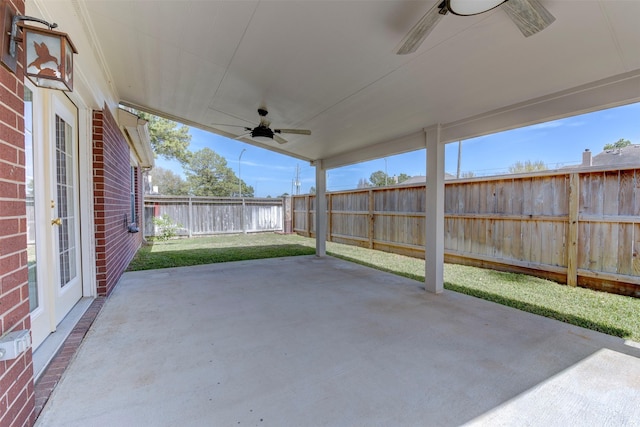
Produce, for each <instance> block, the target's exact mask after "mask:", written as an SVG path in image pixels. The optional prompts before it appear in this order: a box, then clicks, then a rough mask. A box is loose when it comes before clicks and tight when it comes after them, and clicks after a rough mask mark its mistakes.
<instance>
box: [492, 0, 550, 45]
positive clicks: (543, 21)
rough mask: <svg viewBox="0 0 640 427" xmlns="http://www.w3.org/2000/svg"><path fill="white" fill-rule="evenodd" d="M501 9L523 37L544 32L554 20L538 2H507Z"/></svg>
mask: <svg viewBox="0 0 640 427" xmlns="http://www.w3.org/2000/svg"><path fill="white" fill-rule="evenodd" d="M501 7H502V8H503V9H504V11H505V12H507V15H509V18H511V20H512V21H513V22H514V24H516V26H517V27H518V29H519V30H520V32H522V34H523V35H524V36H525V37H529V36H532V35H534V34H535V33H537V32H540V31H542V30H544V29H545V28H547V27H548V26H549V25H551V23H552V22H553V21H555V20H556V18H555V17H554V16H553V15H552V14H551V13H550V12H549V11H548V10H547V9H546V8H545V7H544V6H543V5H542V4H541V3H540V2H539V1H538V0H509V1H506V2H504V3H503V4H502V6H501Z"/></svg>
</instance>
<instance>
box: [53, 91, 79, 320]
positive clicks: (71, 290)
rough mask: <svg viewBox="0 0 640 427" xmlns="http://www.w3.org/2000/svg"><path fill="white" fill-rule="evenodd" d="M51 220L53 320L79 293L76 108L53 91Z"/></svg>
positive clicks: (62, 315)
mask: <svg viewBox="0 0 640 427" xmlns="http://www.w3.org/2000/svg"><path fill="white" fill-rule="evenodd" d="M53 113H54V120H53V123H52V124H53V129H52V130H53V131H54V141H55V145H54V146H53V147H52V153H51V154H52V155H51V159H50V161H51V162H52V165H53V167H52V170H53V171H54V175H55V176H53V177H52V179H51V181H50V182H51V187H52V188H51V200H53V201H54V203H52V208H51V216H52V218H53V219H52V220H51V223H52V224H53V225H54V227H52V229H51V231H52V232H53V239H52V240H53V252H54V256H53V259H54V262H53V264H54V270H57V274H56V278H57V285H56V291H55V294H54V299H55V312H56V315H55V320H56V324H58V323H60V321H62V319H63V318H64V316H66V315H67V313H68V312H69V311H70V310H71V309H72V308H73V306H74V305H75V304H76V302H78V300H79V299H80V298H81V297H82V274H81V271H80V267H81V259H80V257H81V255H82V252H81V250H80V216H79V212H80V209H79V205H80V202H79V200H80V191H79V183H78V125H77V117H78V110H77V108H76V107H75V105H73V103H71V101H69V99H68V98H67V97H66V96H63V95H61V94H60V93H56V94H55V95H54V97H53Z"/></svg>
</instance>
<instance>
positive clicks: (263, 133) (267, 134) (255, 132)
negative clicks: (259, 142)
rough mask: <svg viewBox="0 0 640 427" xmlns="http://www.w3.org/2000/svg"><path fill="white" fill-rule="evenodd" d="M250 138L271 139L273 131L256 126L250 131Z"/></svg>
mask: <svg viewBox="0 0 640 427" xmlns="http://www.w3.org/2000/svg"><path fill="white" fill-rule="evenodd" d="M251 137H252V138H256V137H263V138H270V139H273V131H272V130H271V129H269V128H268V127H266V126H256V127H255V128H253V129H252V130H251Z"/></svg>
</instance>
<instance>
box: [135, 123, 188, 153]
mask: <svg viewBox="0 0 640 427" xmlns="http://www.w3.org/2000/svg"><path fill="white" fill-rule="evenodd" d="M136 114H137V115H138V116H139V117H141V118H143V119H144V120H146V121H147V122H148V123H149V137H150V139H151V148H152V149H153V152H154V153H155V155H156V156H162V157H164V158H165V159H176V160H178V161H179V162H180V163H183V164H184V163H185V162H186V161H187V160H188V157H189V149H188V148H189V143H190V142H191V134H189V127H188V126H185V125H180V124H178V123H176V122H174V121H171V120H168V119H164V118H162V117H158V116H154V115H152V114H149V113H145V112H142V111H136Z"/></svg>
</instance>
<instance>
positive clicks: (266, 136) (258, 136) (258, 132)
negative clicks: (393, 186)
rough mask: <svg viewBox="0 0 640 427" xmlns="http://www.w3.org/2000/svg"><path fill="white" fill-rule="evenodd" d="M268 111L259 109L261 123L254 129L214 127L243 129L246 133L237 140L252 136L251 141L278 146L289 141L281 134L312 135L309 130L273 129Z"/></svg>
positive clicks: (263, 108)
mask: <svg viewBox="0 0 640 427" xmlns="http://www.w3.org/2000/svg"><path fill="white" fill-rule="evenodd" d="M267 114H269V111H267V108H266V107H260V108H258V115H259V116H260V123H258V125H257V126H256V127H254V128H251V127H247V126H238V125H226V124H214V126H231V127H241V128H244V130H245V131H247V132H246V133H243V134H242V135H238V136H237V137H236V138H235V139H241V138H244V137H245V136H250V137H251V139H255V140H256V141H261V142H271V141H276V142H277V143H278V144H286V143H287V142H288V141H287V140H286V139H284V138H283V137H281V136H280V135H279V134H283V133H288V134H295V135H311V131H310V130H307V129H271V128H270V126H271V122H270V121H269V120H267Z"/></svg>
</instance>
